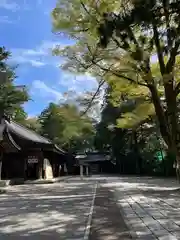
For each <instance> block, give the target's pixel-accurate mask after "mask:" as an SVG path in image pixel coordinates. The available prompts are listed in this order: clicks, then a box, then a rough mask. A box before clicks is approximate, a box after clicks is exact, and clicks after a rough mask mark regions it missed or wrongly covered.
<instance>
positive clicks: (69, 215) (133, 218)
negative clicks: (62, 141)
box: [0, 176, 180, 240]
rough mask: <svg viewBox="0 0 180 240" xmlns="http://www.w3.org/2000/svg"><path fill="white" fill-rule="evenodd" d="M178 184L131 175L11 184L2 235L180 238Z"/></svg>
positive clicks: (3, 202) (1, 208)
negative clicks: (34, 183) (44, 183)
mask: <svg viewBox="0 0 180 240" xmlns="http://www.w3.org/2000/svg"><path fill="white" fill-rule="evenodd" d="M97 183H98V184H97ZM179 187H180V185H179V184H177V183H176V181H174V180H165V179H157V178H151V177H143V178H138V177H131V176H129V177H113V176H92V177H90V178H84V180H81V179H80V178H78V177H74V178H71V179H69V180H67V181H65V182H62V183H54V184H46V185H21V186H12V187H8V191H7V194H2V195H0V239H2V240H3V239H5V240H9V239H14V240H17V239H18V240H21V239H25V240H26V239H27V240H31V239H32V240H37V239H38V240H39V239H43V240H47V239H52V240H53V239H54V240H56V239H58V240H59V239H61V240H64V239H66V240H80V239H86V240H88V237H89V235H90V239H93V240H97V239H98V240H107V239H108V240H109V239H111V240H119V239H123V240H125V239H132V238H133V239H144V240H146V239H161V240H165V239H167V240H169V239H180V190H179V189H178V188H179ZM112 212H113V214H112ZM92 213H93V214H92ZM91 215H92V221H91ZM124 222H125V223H126V224H124ZM93 223H94V224H93ZM90 226H92V227H91V228H90ZM93 228H95V230H96V231H94V230H93ZM91 232H93V233H92V234H91ZM94 232H95V233H96V234H94ZM129 233H131V237H130V235H129ZM93 234H94V235H93Z"/></svg>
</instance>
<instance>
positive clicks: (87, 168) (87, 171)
mask: <svg viewBox="0 0 180 240" xmlns="http://www.w3.org/2000/svg"><path fill="white" fill-rule="evenodd" d="M86 176H89V167H88V166H86Z"/></svg>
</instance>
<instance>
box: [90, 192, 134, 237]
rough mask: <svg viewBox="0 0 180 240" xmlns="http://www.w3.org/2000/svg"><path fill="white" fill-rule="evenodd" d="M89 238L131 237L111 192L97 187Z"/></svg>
mask: <svg viewBox="0 0 180 240" xmlns="http://www.w3.org/2000/svg"><path fill="white" fill-rule="evenodd" d="M89 239H90V240H108V239H111V240H120V239H123V240H128V239H132V237H131V235H130V233H129V230H128V228H127V226H126V224H125V222H124V220H123V217H122V216H121V213H120V209H119V207H118V205H117V204H116V199H115V197H114V195H113V193H112V192H111V191H110V190H109V189H108V188H106V187H99V188H98V189H97V194H96V198H95V204H94V212H93V219H92V225H91V233H90V238H89Z"/></svg>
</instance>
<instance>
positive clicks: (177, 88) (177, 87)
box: [175, 82, 180, 97]
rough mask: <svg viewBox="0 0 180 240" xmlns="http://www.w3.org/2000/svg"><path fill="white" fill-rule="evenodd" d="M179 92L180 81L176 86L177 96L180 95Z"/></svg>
mask: <svg viewBox="0 0 180 240" xmlns="http://www.w3.org/2000/svg"><path fill="white" fill-rule="evenodd" d="M179 93H180V82H179V83H178V84H177V85H176V88H175V94H176V97H177V96H178V94H179Z"/></svg>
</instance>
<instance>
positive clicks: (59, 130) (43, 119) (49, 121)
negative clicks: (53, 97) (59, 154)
mask: <svg viewBox="0 0 180 240" xmlns="http://www.w3.org/2000/svg"><path fill="white" fill-rule="evenodd" d="M39 122H40V124H41V132H42V134H43V135H45V136H47V137H49V138H50V139H52V140H53V141H54V142H55V143H57V144H59V145H60V146H61V147H63V148H66V149H67V150H69V149H71V150H85V149H87V148H90V147H92V145H93V136H94V127H93V124H92V120H91V119H90V118H89V117H87V116H82V114H81V112H80V111H79V110H78V108H77V107H76V106H74V105H72V104H61V105H58V104H54V103H50V104H49V106H48V107H47V108H46V109H45V110H44V111H43V112H42V113H41V115H40V116H39Z"/></svg>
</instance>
